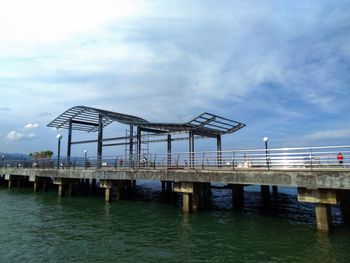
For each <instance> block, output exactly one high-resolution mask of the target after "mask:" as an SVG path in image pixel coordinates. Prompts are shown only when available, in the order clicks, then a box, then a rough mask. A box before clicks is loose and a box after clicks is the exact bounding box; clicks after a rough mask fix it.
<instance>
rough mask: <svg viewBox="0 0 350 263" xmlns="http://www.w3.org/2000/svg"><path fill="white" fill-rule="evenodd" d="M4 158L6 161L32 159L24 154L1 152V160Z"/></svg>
mask: <svg viewBox="0 0 350 263" xmlns="http://www.w3.org/2000/svg"><path fill="white" fill-rule="evenodd" d="M2 156H4V159H5V160H6V159H7V160H23V159H30V158H29V156H28V154H22V153H4V152H0V158H1V157H2Z"/></svg>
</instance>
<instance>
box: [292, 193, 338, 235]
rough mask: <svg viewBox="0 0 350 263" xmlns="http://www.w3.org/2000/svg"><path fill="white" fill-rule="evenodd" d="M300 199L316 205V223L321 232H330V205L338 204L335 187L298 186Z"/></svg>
mask: <svg viewBox="0 0 350 263" xmlns="http://www.w3.org/2000/svg"><path fill="white" fill-rule="evenodd" d="M298 201H299V202H306V203H313V204H314V205H315V213H316V225H317V229H318V230H319V231H320V232H329V231H330V229H331V226H332V222H331V212H330V205H335V204H337V195H336V191H335V190H333V189H307V188H298Z"/></svg>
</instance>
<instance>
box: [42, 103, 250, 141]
mask: <svg viewBox="0 0 350 263" xmlns="http://www.w3.org/2000/svg"><path fill="white" fill-rule="evenodd" d="M99 116H102V124H103V127H106V126H107V125H109V124H111V123H112V122H114V121H115V122H119V123H122V124H126V125H133V126H136V127H139V128H141V129H142V130H143V131H149V132H154V133H174V132H188V131H192V132H194V133H195V134H198V135H202V136H208V137H216V136H218V135H222V134H227V133H233V132H235V131H237V130H239V129H241V128H243V127H244V126H246V125H245V124H243V123H240V122H237V121H233V120H230V119H227V118H223V117H220V116H217V115H214V114H211V113H208V112H205V113H203V114H201V115H199V116H197V117H196V118H194V119H193V120H191V121H189V122H186V123H155V122H149V121H147V120H145V119H142V118H140V117H136V116H132V115H127V114H122V113H117V112H112V111H106V110H101V109H96V108H91V107H86V106H75V107H72V108H70V109H69V110H67V111H65V112H64V113H63V114H61V115H60V116H58V117H57V118H56V119H54V120H53V121H52V122H50V123H49V124H48V125H47V126H48V127H54V128H57V129H70V127H69V126H70V122H71V125H72V127H71V129H72V130H79V131H85V132H97V131H98V127H99Z"/></svg>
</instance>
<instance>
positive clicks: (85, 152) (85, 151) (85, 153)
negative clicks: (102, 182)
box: [84, 150, 88, 169]
mask: <svg viewBox="0 0 350 263" xmlns="http://www.w3.org/2000/svg"><path fill="white" fill-rule="evenodd" d="M87 152H88V151H87V150H84V155H85V169H86V168H87Z"/></svg>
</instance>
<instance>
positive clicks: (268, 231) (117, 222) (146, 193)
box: [0, 182, 350, 262]
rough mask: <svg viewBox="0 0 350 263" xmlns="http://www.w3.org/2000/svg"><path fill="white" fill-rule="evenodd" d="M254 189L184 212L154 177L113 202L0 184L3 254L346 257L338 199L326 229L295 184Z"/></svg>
mask: <svg viewBox="0 0 350 263" xmlns="http://www.w3.org/2000/svg"><path fill="white" fill-rule="evenodd" d="M259 190H260V188H258V187H255V188H254V187H247V189H246V192H245V206H244V208H243V209H242V210H240V211H235V210H233V209H232V199H231V196H232V193H231V191H230V190H227V189H220V190H219V189H215V190H213V191H212V195H211V198H210V200H209V201H210V202H209V203H208V204H209V207H208V209H206V210H203V211H200V212H198V213H194V214H183V213H182V211H181V200H176V199H172V200H171V201H164V200H163V199H162V196H161V191H160V184H159V183H155V182H153V183H147V182H138V188H137V191H136V192H135V195H134V196H133V197H131V198H130V199H128V200H123V201H119V202H113V203H105V202H104V199H103V198H102V197H98V196H75V197H65V198H58V197H57V195H56V192H47V193H36V194H34V193H33V192H32V190H31V189H25V188H19V189H16V188H14V189H11V190H8V189H7V188H4V187H1V188H0V225H1V228H0V244H1V246H0V255H1V257H0V259H1V260H0V262H16V261H17V262H67V261H69V262H159V261H170V262H233V261H234V262H252V261H265V262H317V261H319V262H348V258H349V256H350V251H349V249H348V247H349V246H350V229H349V227H347V226H345V225H344V224H343V222H342V219H341V216H340V212H339V209H338V208H337V207H333V208H332V217H333V218H332V219H333V222H334V223H335V231H334V232H333V233H332V234H331V235H325V234H321V233H318V232H317V231H315V222H314V220H315V214H314V208H313V206H312V205H307V204H300V203H298V202H297V200H296V196H295V194H296V192H295V190H293V189H287V188H281V189H279V194H278V195H271V197H270V200H269V202H265V201H264V200H262V198H261V195H260V191H259Z"/></svg>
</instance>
